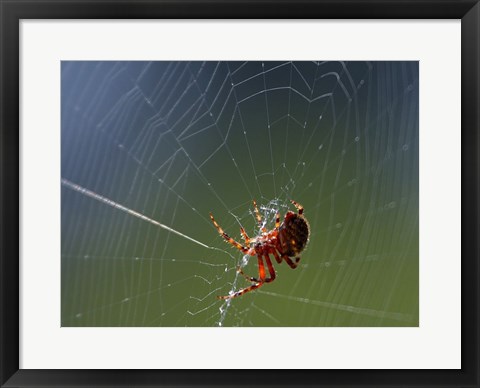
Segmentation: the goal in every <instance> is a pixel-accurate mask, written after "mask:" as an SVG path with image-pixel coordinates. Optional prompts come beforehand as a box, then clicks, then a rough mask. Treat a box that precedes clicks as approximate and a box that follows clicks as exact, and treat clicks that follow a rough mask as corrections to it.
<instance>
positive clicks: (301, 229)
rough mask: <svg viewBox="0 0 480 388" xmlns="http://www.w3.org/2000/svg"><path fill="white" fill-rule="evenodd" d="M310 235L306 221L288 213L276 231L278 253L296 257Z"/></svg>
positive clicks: (297, 215)
mask: <svg viewBox="0 0 480 388" xmlns="http://www.w3.org/2000/svg"><path fill="white" fill-rule="evenodd" d="M309 235H310V227H309V225H308V221H307V220H306V219H305V217H303V216H302V215H299V214H296V213H293V212H288V213H287V214H286V215H285V219H284V220H283V223H282V225H281V226H280V229H279V231H278V237H277V241H278V247H277V249H278V251H279V252H280V253H281V254H282V255H287V256H289V257H294V256H297V255H298V254H299V253H300V252H302V251H303V249H305V246H306V245H307V243H308V238H309Z"/></svg>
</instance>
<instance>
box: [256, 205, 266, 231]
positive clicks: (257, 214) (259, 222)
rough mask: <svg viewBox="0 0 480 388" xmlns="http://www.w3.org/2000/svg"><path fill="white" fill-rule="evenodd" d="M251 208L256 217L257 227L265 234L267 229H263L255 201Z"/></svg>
mask: <svg viewBox="0 0 480 388" xmlns="http://www.w3.org/2000/svg"><path fill="white" fill-rule="evenodd" d="M253 207H254V209H255V216H256V217H257V221H258V225H259V226H260V227H261V228H262V232H264V233H266V232H267V228H265V226H262V225H263V222H262V217H261V216H260V212H259V210H258V206H257V202H256V201H255V200H253Z"/></svg>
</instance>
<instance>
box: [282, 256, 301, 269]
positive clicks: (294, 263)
mask: <svg viewBox="0 0 480 388" xmlns="http://www.w3.org/2000/svg"><path fill="white" fill-rule="evenodd" d="M282 259H283V260H285V261H286V262H287V264H288V265H289V266H290V268H291V269H295V268H297V266H298V262H299V261H300V257H296V258H295V262H293V261H292V259H290V257H288V256H286V255H283V256H282Z"/></svg>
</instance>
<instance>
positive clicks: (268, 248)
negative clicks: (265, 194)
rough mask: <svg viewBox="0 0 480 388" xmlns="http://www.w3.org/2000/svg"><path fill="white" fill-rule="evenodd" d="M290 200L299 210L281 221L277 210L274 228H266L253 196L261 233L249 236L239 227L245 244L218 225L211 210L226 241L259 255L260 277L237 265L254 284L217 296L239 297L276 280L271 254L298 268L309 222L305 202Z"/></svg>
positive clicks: (216, 226) (286, 215)
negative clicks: (249, 274) (268, 229)
mask: <svg viewBox="0 0 480 388" xmlns="http://www.w3.org/2000/svg"><path fill="white" fill-rule="evenodd" d="M291 202H292V204H293V205H294V206H295V207H296V208H297V210H298V213H294V212H292V211H288V212H287V213H286V214H285V217H284V219H283V222H282V223H281V224H280V213H278V212H277V215H276V219H275V228H273V229H272V230H270V231H267V229H266V228H265V226H264V225H263V223H262V217H261V216H260V212H259V211H258V207H257V203H256V202H255V200H254V201H253V207H254V209H255V216H256V218H257V221H258V224H259V225H260V228H261V234H260V235H259V236H257V237H254V238H250V237H248V235H247V233H246V232H245V229H244V228H243V227H240V233H241V234H242V238H243V240H244V241H245V245H242V244H240V243H239V242H237V241H235V240H234V239H233V238H231V237H230V236H229V235H228V234H227V233H225V232H224V231H223V229H222V228H221V227H220V225H218V223H217V221H215V218H213V215H212V213H210V218H211V219H212V222H213V225H215V228H217V230H218V233H220V235H221V236H222V237H223V238H224V239H225V241H227V242H228V243H229V244H231V245H232V246H234V247H235V248H237V249H238V250H239V251H241V252H242V253H244V254H245V255H250V256H257V259H258V278H254V277H250V276H248V275H246V274H244V273H243V271H242V269H241V268H240V267H238V269H237V272H238V273H240V274H242V275H243V276H244V277H245V278H246V279H247V280H248V281H250V282H252V285H251V286H250V287H246V288H243V289H241V290H239V291H237V292H235V293H233V294H230V295H226V296H217V298H218V299H232V298H236V297H237V296H241V295H243V294H245V293H247V292H249V291H253V290H255V289H257V288H260V287H261V286H262V285H263V284H264V283H270V282H273V281H274V280H275V269H274V268H273V265H272V262H271V260H270V255H273V257H274V258H275V260H276V262H277V263H278V264H280V263H281V262H282V260H285V261H286V263H287V264H288V265H289V266H290V268H292V269H295V268H297V266H298V263H299V261H300V257H299V256H298V255H299V254H300V252H302V251H303V250H304V249H305V246H306V245H307V243H308V238H309V235H310V226H309V225H308V221H307V219H306V218H305V217H304V216H303V207H302V205H300V204H299V203H297V202H295V201H293V200H291ZM264 259H265V262H266V263H267V268H268V273H269V275H270V277H266V275H265V266H264V263H263V260H264Z"/></svg>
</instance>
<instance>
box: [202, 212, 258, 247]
mask: <svg viewBox="0 0 480 388" xmlns="http://www.w3.org/2000/svg"><path fill="white" fill-rule="evenodd" d="M210 218H211V220H212V222H213V225H215V228H217V230H218V233H220V235H221V236H222V237H223V238H224V239H225V240H226V241H227V242H228V243H229V244H231V245H233V246H234V247H235V248H237V249H238V250H239V251H242V252H243V253H245V254H247V253H249V251H250V250H249V249H248V248H247V247H244V246H243V245H242V244H240V243H239V242H237V241H235V240H234V239H233V238H231V237H230V236H229V235H228V234H227V233H225V232H224V231H223V229H222V228H221V227H220V225H218V223H217V221H215V218H213V215H212V213H210Z"/></svg>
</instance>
